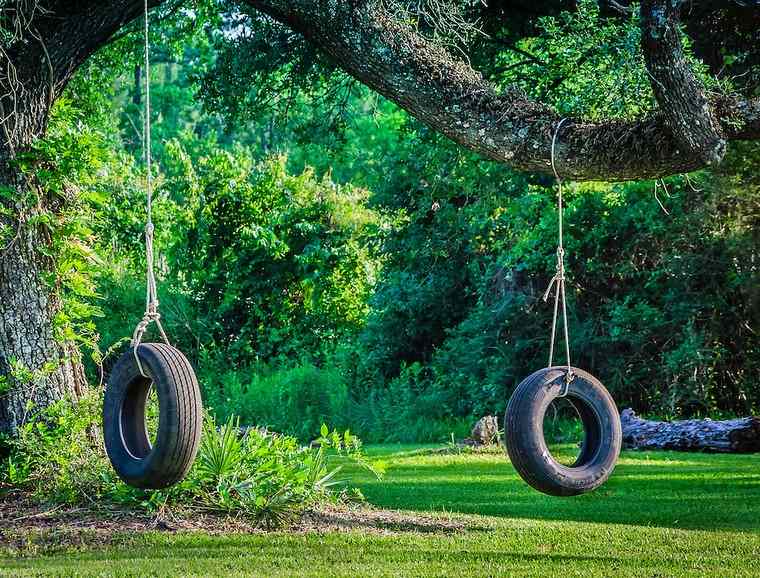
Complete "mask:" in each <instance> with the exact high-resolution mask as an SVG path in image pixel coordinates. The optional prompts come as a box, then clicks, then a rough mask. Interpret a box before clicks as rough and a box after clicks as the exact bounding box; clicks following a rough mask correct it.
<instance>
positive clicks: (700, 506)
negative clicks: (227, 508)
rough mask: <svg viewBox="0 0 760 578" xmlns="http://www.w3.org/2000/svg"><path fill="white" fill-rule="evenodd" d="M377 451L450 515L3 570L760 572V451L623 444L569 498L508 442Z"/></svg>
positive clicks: (135, 545)
mask: <svg viewBox="0 0 760 578" xmlns="http://www.w3.org/2000/svg"><path fill="white" fill-rule="evenodd" d="M370 452H371V453H372V454H373V455H374V456H375V457H379V458H383V459H384V460H386V461H387V463H388V466H389V469H388V472H387V474H386V477H385V478H384V479H383V480H381V481H377V480H373V479H371V478H370V477H368V476H366V475H362V474H357V473H356V472H348V473H350V474H351V475H354V476H355V477H356V479H357V481H358V483H359V485H360V486H361V488H362V491H363V492H364V494H365V496H366V498H367V500H368V501H369V502H370V503H371V504H373V505H374V506H376V507H379V508H389V509H399V510H405V511H407V512H414V513H418V514H421V513H425V514H431V513H432V514H433V516H434V517H435V520H437V521H440V528H438V527H437V526H436V524H435V523H433V524H431V523H430V520H429V519H428V521H427V523H420V524H419V525H416V524H415V523H414V522H411V523H408V524H404V525H400V526H398V527H391V528H388V529H386V530H385V531H378V530H377V529H368V528H363V527H361V526H358V527H356V528H354V529H352V530H350V531H342V532H337V531H335V532H301V533H274V534H253V535H229V536H209V535H205V534H187V533H186V534H169V533H152V534H142V535H138V536H131V537H128V536H125V537H122V538H120V541H119V540H117V542H116V544H115V545H112V546H109V547H97V546H86V547H81V548H76V549H71V548H69V549H65V550H57V549H55V548H52V549H50V550H46V549H45V548H44V547H42V549H41V550H40V549H39V548H38V549H36V550H34V551H33V552H32V553H27V554H26V555H21V556H18V555H14V556H11V555H10V554H0V574H2V575H3V576H17V575H20V576H25V575H26V576H30V575H34V576H38V575H51V576H74V575H98V576H111V575H114V576H167V575H182V576H210V575H230V576H260V575H264V576H293V575H299V576H362V575H372V576H456V575H460V576H463V575H478V576H497V575H518V576H610V575H616V576H700V575H717V576H760V456H718V455H701V454H677V453H624V454H623V456H622V458H621V461H620V464H619V466H618V469H617V470H616V472H615V474H614V476H613V478H612V479H611V481H610V482H609V483H608V484H607V485H606V486H605V487H603V488H602V489H601V490H600V491H597V492H596V493H594V494H591V495H586V496H581V497H578V498H571V499H561V498H550V497H547V496H543V495H540V494H537V493H535V492H533V491H532V490H530V489H529V488H528V487H527V486H525V485H524V484H523V483H522V482H521V481H520V479H519V478H518V477H517V475H516V473H515V472H514V470H513V469H512V467H511V466H510V465H509V463H508V462H507V461H506V459H505V458H504V457H503V456H501V455H498V454H478V455H473V454H459V455H457V454H454V455H440V454H432V453H429V452H425V451H421V450H420V449H419V448H411V447H409V446H378V447H373V448H370ZM410 519H412V520H414V519H415V518H414V516H411V517H410ZM2 556H5V557H4V558H3V557H2Z"/></svg>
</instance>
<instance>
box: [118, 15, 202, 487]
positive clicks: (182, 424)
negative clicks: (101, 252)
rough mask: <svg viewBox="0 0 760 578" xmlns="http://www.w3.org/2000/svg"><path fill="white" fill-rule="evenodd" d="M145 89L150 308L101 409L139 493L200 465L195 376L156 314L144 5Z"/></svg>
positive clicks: (121, 472)
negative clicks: (152, 425) (153, 426)
mask: <svg viewBox="0 0 760 578" xmlns="http://www.w3.org/2000/svg"><path fill="white" fill-rule="evenodd" d="M145 84H146V90H145V159H146V169H147V186H146V189H147V223H146V226H145V252H146V261H147V291H146V307H145V315H144V316H143V318H142V321H140V323H138V325H137V327H136V328H135V331H134V333H133V335H132V340H131V342H130V348H129V350H128V351H127V352H126V353H124V354H123V355H122V356H121V357H120V358H119V360H118V361H117V362H116V364H115V366H114V368H113V371H112V372H111V376H110V378H109V380H108V385H107V387H106V392H105V399H104V402H103V437H104V440H105V446H106V452H107V454H108V457H109V459H110V460H111V464H112V465H113V468H114V470H116V473H117V474H118V476H119V477H120V478H121V479H122V480H123V481H124V482H126V483H127V484H129V485H130V486H134V487H137V488H144V489H160V488H166V487H169V486H172V485H174V484H176V483H177V482H179V481H180V480H182V479H183V478H184V477H185V475H186V474H187V472H188V471H189V469H190V466H192V464H193V461H194V460H195V456H196V453H197V451H198V446H199V444H200V436H201V428H202V404H201V394H200V389H199V387H198V381H197V379H196V377H195V372H194V371H193V368H192V366H191V365H190V362H189V361H188V360H187V358H186V357H185V356H184V355H183V354H182V352H181V351H179V350H178V349H176V348H174V347H172V346H171V344H170V343H169V339H168V338H167V336H166V332H165V331H164V328H163V326H162V325H161V315H160V314H159V312H158V295H157V292H156V277H155V274H154V252H153V235H154V226H153V221H152V204H153V186H152V179H151V151H150V147H151V142H150V130H151V128H150V44H149V27H148V4H147V1H146V3H145ZM151 323H155V324H156V327H157V328H158V330H159V333H160V334H161V338H162V340H163V343H142V339H143V336H144V335H145V332H146V330H147V329H148V327H149V326H150V324H151ZM151 390H154V391H155V394H156V397H157V400H158V405H159V411H158V414H159V415H158V431H157V433H156V435H155V439H154V440H153V441H152V442H151V440H150V436H149V434H148V427H147V423H146V406H147V403H148V398H149V395H150V393H151Z"/></svg>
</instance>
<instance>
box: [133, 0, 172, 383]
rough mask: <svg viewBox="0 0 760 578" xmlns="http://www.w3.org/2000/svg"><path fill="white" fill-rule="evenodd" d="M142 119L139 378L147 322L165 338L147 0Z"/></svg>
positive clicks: (135, 337)
mask: <svg viewBox="0 0 760 578" xmlns="http://www.w3.org/2000/svg"><path fill="white" fill-rule="evenodd" d="M144 8H145V112H144V115H145V119H144V127H143V148H144V155H145V172H146V178H145V189H146V191H145V192H146V223H145V261H146V283H145V285H146V290H145V314H144V315H143V318H142V320H141V321H140V322H139V323H138V324H137V326H136V327H135V330H134V333H133V334H132V342H131V345H132V348H133V351H134V355H135V361H137V367H138V369H139V370H140V374H141V375H142V376H143V377H147V375H145V372H144V371H143V367H142V363H140V356H139V355H137V350H138V348H139V346H140V344H141V343H142V340H143V337H144V336H145V332H146V331H147V330H148V327H150V324H151V323H155V324H156V327H157V328H158V331H159V333H160V334H161V339H163V341H164V343H166V344H167V345H171V344H170V343H169V338H168V337H167V335H166V331H164V326H163V325H162V324H161V314H160V313H159V312H158V305H159V303H158V289H157V286H156V273H155V251H154V248H153V240H154V236H155V232H156V227H155V225H154V224H153V158H152V154H151V146H152V144H151V119H150V115H151V110H150V19H149V17H148V0H145V4H144Z"/></svg>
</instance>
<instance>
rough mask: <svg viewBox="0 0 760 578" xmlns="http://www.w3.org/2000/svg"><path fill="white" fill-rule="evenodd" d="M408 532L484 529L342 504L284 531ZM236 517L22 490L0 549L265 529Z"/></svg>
mask: <svg viewBox="0 0 760 578" xmlns="http://www.w3.org/2000/svg"><path fill="white" fill-rule="evenodd" d="M357 529H360V530H362V531H365V532H372V533H377V534H396V533H403V532H417V533H443V534H451V533H457V532H462V531H465V530H478V529H484V528H479V527H477V526H476V525H475V524H474V523H471V522H470V521H468V520H466V519H462V518H452V517H447V516H443V515H425V514H414V513H410V512H398V511H392V510H377V509H373V508H371V507H368V506H363V505H362V506H340V507H334V508H323V509H320V510H310V511H307V512H305V513H304V514H303V515H302V516H301V517H300V518H299V519H298V520H297V521H296V522H294V523H293V524H291V525H290V526H288V527H286V528H280V529H279V531H287V532H293V533H305V532H350V531H355V530H357ZM266 531H267V530H266V529H264V528H262V527H261V526H260V525H257V524H255V523H253V522H251V521H248V520H246V519H243V518H237V517H234V516H219V515H211V514H201V513H197V512H182V513H180V512H177V511H163V512H160V513H157V514H146V513H144V512H139V511H133V510H123V509H117V508H107V507H96V506H92V507H88V508H84V507H70V506H61V505H57V506H45V505H40V504H37V503H35V502H34V501H33V500H31V499H29V498H28V497H27V496H24V495H22V494H14V495H6V496H4V497H0V554H2V552H3V551H5V552H6V553H9V554H11V555H36V554H39V553H42V552H52V551H57V550H70V549H75V550H80V549H93V548H101V547H105V546H112V545H121V544H127V543H129V542H130V541H134V540H135V539H137V538H138V537H139V536H140V535H141V534H145V533H148V532H167V533H174V532H203V533H207V534H212V535H220V534H250V533H265V532H266Z"/></svg>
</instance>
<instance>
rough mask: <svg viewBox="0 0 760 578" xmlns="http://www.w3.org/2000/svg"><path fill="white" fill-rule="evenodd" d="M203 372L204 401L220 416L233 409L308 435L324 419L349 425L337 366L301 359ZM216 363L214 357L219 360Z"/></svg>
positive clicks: (246, 418)
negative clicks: (280, 365) (282, 365)
mask: <svg viewBox="0 0 760 578" xmlns="http://www.w3.org/2000/svg"><path fill="white" fill-rule="evenodd" d="M209 361H210V363H209V364H207V365H205V367H204V373H203V374H202V380H201V381H202V382H203V388H204V394H205V395H204V396H205V400H206V402H207V403H208V404H209V406H210V407H213V408H214V411H215V413H216V415H217V416H219V417H220V419H227V417H228V416H229V415H232V414H237V415H239V416H240V418H241V419H242V421H243V423H246V424H256V425H258V426H261V427H268V428H270V429H272V430H273V431H276V432H281V433H287V434H289V435H293V436H296V437H297V438H298V439H300V440H302V441H311V440H313V439H315V438H316V437H318V436H319V433H320V429H321V426H322V424H323V423H330V424H332V425H334V426H335V427H336V428H338V429H346V428H347V427H348V426H349V405H350V404H349V397H348V387H347V385H346V383H345V381H344V380H343V377H342V376H341V375H340V372H339V371H337V370H336V369H334V368H333V369H320V368H317V367H315V366H314V365H312V364H311V363H308V362H307V363H304V364H303V365H298V366H295V367H292V368H289V369H278V370H265V369H263V368H259V371H258V372H256V371H250V370H249V371H246V370H238V369H234V370H227V371H225V372H222V373H219V374H216V375H214V373H213V372H209V371H208V369H209V368H211V367H216V366H217V364H216V363H214V362H213V361H211V360H209ZM217 363H218V362H217Z"/></svg>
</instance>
